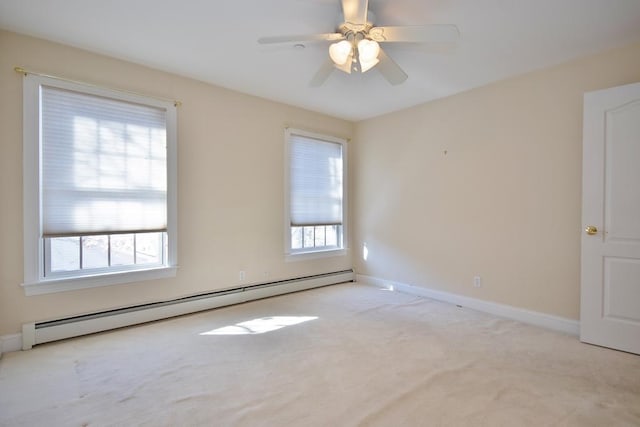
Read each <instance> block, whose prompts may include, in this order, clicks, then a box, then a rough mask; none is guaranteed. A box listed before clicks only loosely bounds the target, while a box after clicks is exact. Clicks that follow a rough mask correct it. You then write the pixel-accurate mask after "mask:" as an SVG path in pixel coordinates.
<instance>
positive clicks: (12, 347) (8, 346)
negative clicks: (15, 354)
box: [0, 334, 22, 356]
mask: <svg viewBox="0 0 640 427" xmlns="http://www.w3.org/2000/svg"><path fill="white" fill-rule="evenodd" d="M21 349H22V334H11V335H2V336H0V356H2V353H9V352H10V351H18V350H21Z"/></svg>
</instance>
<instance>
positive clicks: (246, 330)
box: [200, 316, 318, 335]
mask: <svg viewBox="0 0 640 427" xmlns="http://www.w3.org/2000/svg"><path fill="white" fill-rule="evenodd" d="M317 318H318V317H317V316H272V317H261V318H259V319H253V320H247V321H246V322H241V323H236V324H235V325H229V326H223V327H222V328H217V329H213V330H211V331H208V332H202V333H201V334H200V335H251V334H264V333H265V332H271V331H276V330H278V329H281V328H284V327H285V326H292V325H297V324H300V323H304V322H308V321H310V320H315V319H317Z"/></svg>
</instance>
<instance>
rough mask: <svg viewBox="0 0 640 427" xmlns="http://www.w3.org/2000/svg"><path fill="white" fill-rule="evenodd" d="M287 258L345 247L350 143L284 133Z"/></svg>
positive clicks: (303, 132) (333, 250) (298, 131)
mask: <svg viewBox="0 0 640 427" xmlns="http://www.w3.org/2000/svg"><path fill="white" fill-rule="evenodd" d="M285 139H286V147H287V149H286V153H287V173H286V181H287V182H286V189H287V192H286V193H287V197H286V205H287V206H286V207H285V212H286V215H285V216H286V218H285V221H286V224H285V229H286V237H285V241H286V242H287V246H286V252H287V254H288V255H299V254H309V253H313V254H316V255H317V254H321V253H328V254H335V251H342V250H343V249H344V247H345V245H344V242H345V235H346V232H345V228H346V227H345V217H346V197H345V196H346V192H345V188H346V179H345V169H346V141H345V140H342V139H339V138H334V137H329V136H324V135H317V134H313V133H309V132H305V131H301V130H296V129H287V130H286V137H285Z"/></svg>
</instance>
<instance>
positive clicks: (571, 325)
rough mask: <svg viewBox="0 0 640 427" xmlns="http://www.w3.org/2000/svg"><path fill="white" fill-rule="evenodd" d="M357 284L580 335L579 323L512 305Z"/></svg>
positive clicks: (372, 280) (377, 282)
mask: <svg viewBox="0 0 640 427" xmlns="http://www.w3.org/2000/svg"><path fill="white" fill-rule="evenodd" d="M356 282H357V283H362V284H365V285H370V286H376V287H379V288H385V289H389V290H394V291H398V292H402V293H406V294H410V295H415V296H419V297H424V298H431V299H434V300H438V301H444V302H448V303H451V304H456V305H460V306H463V307H468V308H471V309H474V310H478V311H482V312H485V313H489V314H493V315H496V316H500V317H504V318H507V319H512V320H517V321H518V322H522V323H527V324H530V325H535V326H540V327H542V328H546V329H552V330H554V331H558V332H564V333H567V334H570V335H576V336H577V335H578V334H579V333H580V322H578V321H577V320H572V319H567V318H565V317H559V316H553V315H551V314H546V313H541V312H538V311H532V310H527V309H524V308H519V307H514V306H511V305H505V304H498V303H495V302H490V301H484V300H480V299H477V298H471V297H466V296H462V295H457V294H452V293H449V292H443V291H437V290H433V289H429V288H424V287H422V286H414V285H408V284H406V283H400V282H396V281H393V280H385V279H380V278H377V277H372V276H366V275H362V274H356Z"/></svg>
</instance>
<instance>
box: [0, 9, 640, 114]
mask: <svg viewBox="0 0 640 427" xmlns="http://www.w3.org/2000/svg"><path fill="white" fill-rule="evenodd" d="M369 8H370V9H371V10H372V11H373V12H374V13H375V17H376V18H375V22H374V24H377V25H422V24H456V25H457V26H458V28H459V30H460V33H461V37H460V40H459V41H458V43H457V44H456V45H455V46H444V45H441V46H437V45H407V44H405V45H401V44H395V45H392V46H390V45H388V44H387V45H384V49H385V51H386V52H387V53H388V54H389V56H391V57H392V58H393V59H394V60H395V61H396V62H397V63H398V64H399V65H400V66H401V67H402V68H403V69H404V70H405V71H406V73H407V74H408V75H409V78H408V79H407V81H406V82H404V83H403V84H401V85H399V86H391V85H390V84H389V83H388V82H387V81H386V80H384V79H383V78H382V76H381V75H380V74H379V72H378V71H377V70H376V69H375V68H374V69H373V70H371V71H369V72H368V73H365V74H352V75H348V74H345V73H342V72H340V71H337V70H336V71H334V72H333V74H332V75H331V76H330V77H329V79H328V80H327V81H326V82H325V84H324V85H323V86H321V87H320V88H311V87H309V85H308V83H309V81H310V80H311V78H312V77H313V75H314V74H315V72H316V70H317V69H318V68H319V67H320V65H322V64H323V63H324V62H325V61H326V58H327V51H328V43H326V42H321V43H315V44H313V43H308V44H307V45H306V48H305V49H296V48H294V47H293V45H292V44H289V45H278V46H273V45H269V46H265V45H258V43H257V42H256V40H257V39H258V38H259V37H262V36H275V35H289V34H307V33H326V32H333V31H334V30H335V29H336V26H337V24H338V23H339V22H340V13H339V11H340V5H339V2H338V0H269V1H267V0H29V1H26V0H1V1H0V28H3V29H6V30H10V31H15V32H19V33H24V34H28V35H33V36H37V37H41V38H45V39H49V40H53V41H57V42H61V43H64V44H68V45H72V46H76V47H80V48H83V49H87V50H90V51H95V52H98V53H102V54H106V55H110V56H113V57H116V58H121V59H125V60H129V61H132V62H136V63H139V64H144V65H147V66H151V67H154V68H157V69H160V70H165V71H169V72H173V73H176V74H180V75H183V76H187V77H192V78H196V79H199V80H202V81H205V82H210V83H212V84H215V85H219V86H223V87H226V88H230V89H234V90H237V91H240V92H244V93H248V94H252V95H256V96H260V97H263V98H268V99H272V100H275V101H281V102H284V103H287V104H291V105H295V106H299V107H303V108H307V109H310V110H314V111H318V112H322V113H326V114H329V115H332V116H337V117H342V118H346V119H350V120H361V119H366V118H370V117H375V116H377V115H381V114H384V113H388V112H391V111H396V110H399V109H402V108H406V107H409V106H412V105H417V104H420V103H423V102H426V101H430V100H433V99H437V98H441V97H445V96H448V95H451V94H454V93H457V92H461V91H464V90H468V89H471V88H473V87H477V86H481V85H484V84H486V83H489V82H492V81H496V80H500V79H503V78H506V77H509V76H512V75H516V74H520V73H523V72H527V71H530V70H534V69H539V68H544V67H547V66H550V65H554V64H557V63H560V62H563V61H566V60H568V59H571V58H575V57H579V56H583V55H587V54H590V53H594V52H598V51H601V50H605V49H609V48H613V47H617V46H623V45H626V44H630V43H632V42H637V41H640V0H393V1H392V0H370V1H369ZM15 65H23V64H15ZM43 71H46V70H43Z"/></svg>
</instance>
